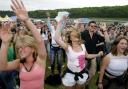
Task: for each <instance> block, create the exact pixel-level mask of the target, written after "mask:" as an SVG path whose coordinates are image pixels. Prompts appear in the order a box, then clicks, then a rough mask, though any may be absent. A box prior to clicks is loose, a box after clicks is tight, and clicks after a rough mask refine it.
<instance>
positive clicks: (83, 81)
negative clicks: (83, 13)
mask: <svg viewBox="0 0 128 89" xmlns="http://www.w3.org/2000/svg"><path fill="white" fill-rule="evenodd" d="M13 3H14V6H13V10H14V12H15V13H16V15H17V16H18V14H20V13H19V12H16V11H17V10H19V9H17V8H15V7H18V4H17V6H16V5H15V3H17V2H13ZM21 6H22V4H21ZM19 7H20V6H19ZM23 8H24V6H23ZM21 13H22V12H21ZM25 13H27V12H25ZM22 15H23V16H24V17H26V19H24V18H23V17H20V18H19V19H17V21H15V22H9V21H6V22H0V29H1V30H0V33H1V34H2V30H8V29H9V30H10V31H9V32H10V33H11V34H12V38H10V43H9V45H8V47H7V61H8V62H10V61H16V60H17V59H18V58H19V56H21V55H19V54H18V52H19V51H18V50H19V49H20V48H17V45H21V44H18V43H17V42H18V40H23V38H24V37H26V38H25V39H27V36H29V37H28V38H30V39H31V37H35V38H34V39H36V42H37V43H40V42H39V41H40V37H41V39H42V40H43V42H42V46H40V45H39V44H38V46H37V48H38V56H39V57H40V58H38V57H37V56H36V55H37V54H33V56H32V57H34V58H35V57H36V58H35V59H41V58H44V59H45V57H42V55H40V53H41V52H42V53H43V52H45V51H44V50H45V49H43V51H39V50H41V49H42V48H43V46H45V48H46V52H47V58H46V59H47V62H50V63H49V64H50V65H48V66H46V67H49V66H50V71H51V72H50V73H51V74H50V75H51V76H54V75H55V74H56V72H55V70H57V74H58V75H59V76H60V78H61V77H62V75H63V77H62V83H63V85H64V86H65V87H66V89H84V88H85V89H87V88H88V84H89V83H90V80H91V79H92V78H93V76H94V75H95V74H96V73H98V75H99V79H98V80H97V87H98V88H99V89H128V77H127V76H128V74H127V73H128V25H126V26H123V25H119V24H108V23H105V22H95V21H89V22H87V21H84V19H83V18H77V19H75V20H74V21H70V18H67V17H62V19H61V20H60V21H58V22H57V21H56V20H54V19H52V20H51V18H50V14H47V17H48V18H47V20H46V21H41V20H40V21H35V20H33V19H31V20H30V22H29V21H28V18H29V17H27V16H25V14H24V13H22ZM69 17H70V16H69ZM31 22H32V23H31ZM8 25H9V26H10V28H7V26H8ZM3 27H4V28H3ZM33 28H34V30H36V31H34V30H33ZM31 29H32V30H31ZM36 32H37V33H36ZM38 33H39V34H38ZM37 35H38V36H37ZM1 36H3V35H0V37H1ZM5 37H6V36H5ZM7 37H8V36H7ZM37 37H39V38H37ZM21 38H22V39H21ZM0 39H1V40H0V46H1V49H0V50H2V49H4V46H3V45H2V44H3V42H4V43H5V41H6V40H5V38H2V37H1V38H0ZM8 40H9V39H8ZM77 40H79V41H78V43H80V45H78V44H77V43H75V42H76V41H77ZM6 42H7V41H6ZM19 42H20V41H19ZM21 42H22V41H21ZM33 42H35V41H33ZM66 43H67V44H68V45H66ZM26 44H27V42H26ZM28 44H29V43H28ZM32 44H33V43H32ZM76 45H78V46H76ZM22 46H23V45H22ZM22 46H21V48H22ZM24 46H25V45H24ZM27 46H30V47H31V46H32V45H30V44H29V45H27ZM25 47H26V46H25ZM39 47H42V48H39ZM75 47H76V48H75ZM77 47H78V49H77ZM23 49H24V48H22V50H23ZM73 50H74V51H73ZM17 51H18V52H17ZM2 52H3V51H1V52H0V56H1V55H2ZM75 52H76V53H75ZM78 52H85V54H82V53H81V55H85V57H83V56H82V57H83V59H84V61H83V60H82V58H81V59H80V60H81V61H80V62H81V65H83V68H82V69H79V68H78V69H77V68H76V67H75V66H79V63H75V62H79V61H74V60H75V59H77V58H74V60H70V59H72V58H73V57H74V56H76V55H78V54H79V53H78ZM32 53H33V52H32ZM44 55H45V53H44ZM81 55H79V56H81ZM45 56H46V55H45ZM0 58H2V57H0ZM12 59H13V60H12ZM15 59H16V60H15ZM20 59H21V58H20ZM69 60H70V61H69ZM85 60H86V61H85ZM43 61H44V60H43ZM82 61H83V62H84V63H83V64H82ZM0 62H1V64H2V61H1V59H0ZM38 62H42V61H40V60H39V61H38ZM102 62H103V63H102ZM20 63H21V64H22V65H20V67H17V69H16V68H15V70H11V69H6V68H5V69H4V68H3V67H1V66H0V67H1V68H0V70H2V71H0V89H16V88H19V86H21V85H20V84H25V83H24V82H23V81H22V80H19V71H21V69H20V70H19V71H17V70H18V69H19V68H21V67H23V68H24V67H25V68H26V66H27V64H25V62H22V61H20ZM56 63H57V64H56ZM66 63H67V64H66ZM36 64H39V63H36ZM41 64H43V67H44V65H46V64H45V62H43V63H41ZM33 65H34V63H33V64H32V66H30V67H31V68H32V67H33ZM56 65H57V69H56ZM63 65H64V66H65V69H63V68H64V67H62V66H63ZM34 67H35V68H36V67H39V66H36V65H34ZM2 68H3V69H2ZM31 68H29V70H28V71H27V72H31ZM12 69H14V68H12ZM45 69H46V68H45V67H44V68H43V73H44V74H45ZM7 70H9V71H7ZM40 70H41V69H40ZM64 70H66V72H65V73H64ZM46 71H47V70H46ZM44 74H42V76H44ZM69 74H70V75H69ZM33 75H34V73H33ZM25 76H27V75H25ZM39 76H40V75H39ZM72 76H73V77H72ZM122 76H125V77H122ZM20 77H21V76H20ZM22 77H23V75H22ZM27 77H29V76H27ZM32 77H33V76H32ZM41 78H42V77H41ZM68 78H69V80H68ZM30 80H31V79H30ZM123 80H124V81H123ZM41 81H42V83H43V81H44V80H43V78H42V80H41ZM26 83H27V82H26ZM36 83H37V82H36ZM44 84H45V83H44ZM31 86H34V85H31ZM21 87H22V88H21V89H27V88H23V87H25V86H23V85H22V86H21ZM41 87H42V86H41ZM43 87H44V86H43ZM43 87H42V88H43ZM42 88H39V89H42ZM29 89H30V87H29ZM31 89H36V88H32V87H31Z"/></svg>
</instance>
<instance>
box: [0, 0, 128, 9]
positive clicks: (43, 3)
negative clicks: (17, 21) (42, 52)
mask: <svg viewBox="0 0 128 89" xmlns="http://www.w3.org/2000/svg"><path fill="white" fill-rule="evenodd" d="M10 1H11V0H0V10H11V9H10V3H11V2H10ZM22 1H23V2H24V4H25V6H26V7H27V9H28V10H39V9H40V10H46V9H59V8H79V7H95V6H96V7H100V6H122V5H128V0H22Z"/></svg>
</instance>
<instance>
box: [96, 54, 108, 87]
mask: <svg viewBox="0 0 128 89" xmlns="http://www.w3.org/2000/svg"><path fill="white" fill-rule="evenodd" d="M109 60H110V58H109V56H108V55H107V56H105V57H104V59H103V61H102V66H101V69H100V75H99V81H98V87H100V88H101V89H103V85H102V81H103V76H104V73H105V69H106V67H107V66H108V64H109Z"/></svg>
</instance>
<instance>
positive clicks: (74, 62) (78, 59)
mask: <svg viewBox="0 0 128 89" xmlns="http://www.w3.org/2000/svg"><path fill="white" fill-rule="evenodd" d="M81 47H82V51H81V52H75V51H73V49H72V47H71V46H70V45H69V46H68V51H67V52H66V54H67V58H68V62H67V66H68V68H69V69H70V70H71V71H72V72H80V71H82V70H83V69H84V68H85V66H86V60H85V52H86V48H85V46H84V44H81Z"/></svg>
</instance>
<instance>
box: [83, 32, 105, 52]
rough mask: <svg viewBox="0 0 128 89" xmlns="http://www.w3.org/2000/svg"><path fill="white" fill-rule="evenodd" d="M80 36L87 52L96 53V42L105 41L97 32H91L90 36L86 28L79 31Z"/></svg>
mask: <svg viewBox="0 0 128 89" xmlns="http://www.w3.org/2000/svg"><path fill="white" fill-rule="evenodd" d="M81 38H82V40H83V41H84V44H85V47H86V50H87V52H88V53H89V54H95V53H97V48H96V44H98V43H100V42H104V41H105V39H104V37H102V36H100V35H99V34H97V33H93V36H92V38H91V37H90V34H89V31H88V30H85V31H83V32H81Z"/></svg>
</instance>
